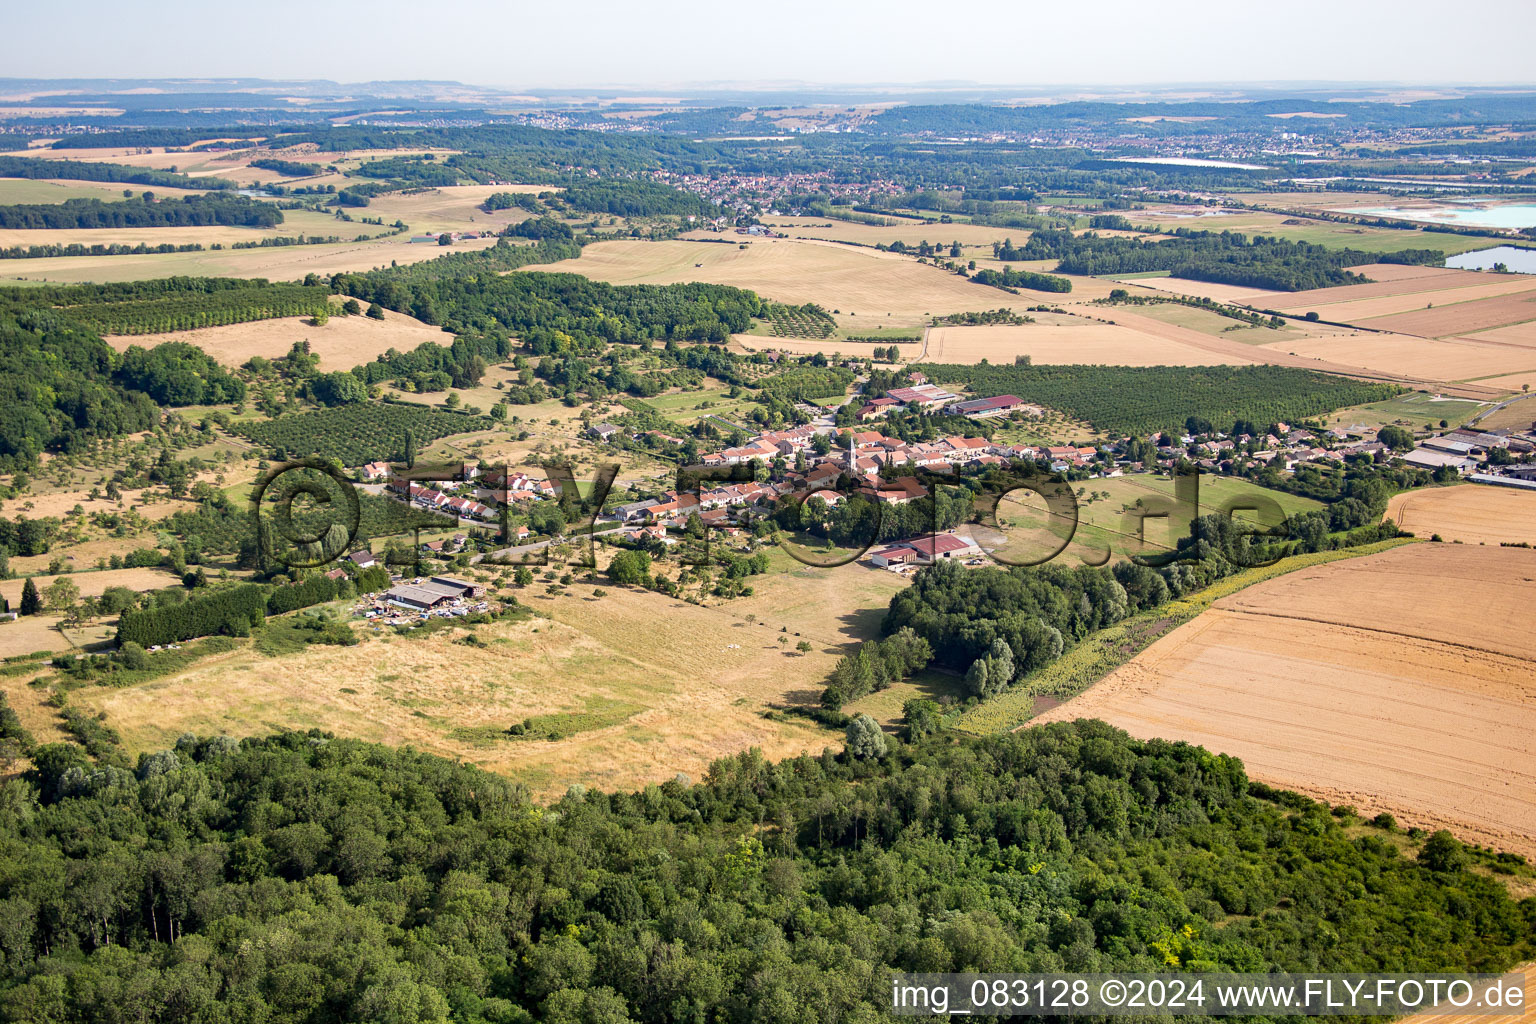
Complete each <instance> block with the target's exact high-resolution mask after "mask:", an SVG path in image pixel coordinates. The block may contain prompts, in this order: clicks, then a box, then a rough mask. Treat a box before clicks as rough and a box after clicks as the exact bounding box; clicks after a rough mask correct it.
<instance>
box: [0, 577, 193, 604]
mask: <svg viewBox="0 0 1536 1024" xmlns="http://www.w3.org/2000/svg"><path fill="white" fill-rule="evenodd" d="M56 579H58V577H57V576H34V577H32V582H33V583H34V584H35V585H36V586H37V589H38V592H39V593H43V592H45V591H47V589H48V586H49V584H51V583H52V582H53V581H54V580H56ZM68 579H70V580H72V581H73V582H74V584H75V586H77V587H79V588H80V596H82V597H99V596H100V595H101V593H102V592H103V591H105V590H106V589H107V588H108V587H127V588H129V589H130V590H140V591H142V590H158V589H159V588H161V587H170V586H175V585H177V584H179V583H181V578H180V577H178V576H176V575H174V574H172V573H171V572H170V571H169V570H166V569H102V570H99V571H94V572H73V573H69V574H68ZM25 585H26V580H22V579H11V580H0V595H3V596H4V597H5V599H6V600H7V601H9V602H10V603H11V607H12V608H14V607H16V606H17V605H18V604H20V603H21V588H22V587H23V586H25Z"/></svg>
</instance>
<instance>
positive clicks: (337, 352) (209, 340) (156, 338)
mask: <svg viewBox="0 0 1536 1024" xmlns="http://www.w3.org/2000/svg"><path fill="white" fill-rule="evenodd" d="M338 302H339V297H338V299H337V300H333V304H337V303H338ZM306 321H307V318H306V317H296V316H294V317H281V318H278V319H275V320H255V321H252V322H251V323H245V324H229V325H227V326H224V327H204V328H201V329H199V330H195V331H176V332H173V333H170V334H135V335H112V336H110V337H108V338H107V342H108V343H109V344H110V345H111V346H112V347H113V348H115V349H117V350H118V351H119V352H121V351H123V350H124V349H126V348H128V346H130V345H141V346H143V347H144V348H153V347H154V346H155V345H158V344H160V343H162V342H166V341H184V342H187V343H188V344H191V345H196V346H197V347H198V348H200V349H202V350H203V351H204V352H206V353H208V354H209V355H211V356H213V357H214V358H215V359H217V360H218V361H219V362H221V363H224V364H225V365H226V366H239V365H240V364H242V363H244V362H245V361H246V360H247V359H250V358H251V357H252V356H263V357H265V358H267V359H275V358H277V357H278V356H284V355H287V354H288V350H289V349H290V348H292V347H293V344H294V342H297V341H308V342H309V346H310V351H311V352H314V353H315V354H316V355H318V356H319V357H320V368H321V369H323V370H350V369H351V368H352V367H354V366H357V365H358V364H359V363H366V362H370V361H372V360H373V358H374V357H375V356H378V355H380V354H381V353H383V352H385V351H387V350H388V349H391V348H394V349H399V350H400V351H401V352H406V351H409V350H411V349H413V348H415V347H416V346H418V345H420V344H421V343H422V342H431V343H432V344H434V345H448V344H451V343H452V342H453V335H451V334H445V333H443V331H442V329H441V328H438V327H429V326H428V325H426V324H424V323H422V322H421V321H420V320H417V319H416V318H415V317H411V316H406V315H405V314H404V313H396V312H394V311H393V310H385V311H384V319H383V320H373V319H370V318H368V317H365V316H332V317H331V318H330V319H329V320H327V321H326V322H325V324H324V325H322V326H320V327H312V326H310V325H309V324H308V323H307V322H306Z"/></svg>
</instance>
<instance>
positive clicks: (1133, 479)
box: [998, 474, 1322, 562]
mask: <svg viewBox="0 0 1536 1024" xmlns="http://www.w3.org/2000/svg"><path fill="white" fill-rule="evenodd" d="M1199 485H1200V489H1199V492H1198V508H1197V509H1192V510H1190V515H1191V517H1193V516H1196V515H1208V514H1210V513H1211V512H1213V511H1216V510H1217V509H1220V508H1222V507H1230V506H1229V503H1237V504H1239V505H1240V504H1241V502H1242V501H1243V499H1247V498H1252V497H1255V496H1263V497H1266V498H1269V499H1272V500H1273V501H1274V502H1275V503H1276V504H1278V505H1279V506H1280V510H1281V512H1282V513H1283V514H1284V515H1286V516H1293V515H1297V514H1299V513H1302V512H1309V511H1311V510H1313V509H1317V508H1321V507H1322V505H1321V504H1320V503H1319V502H1316V501H1314V500H1312V499H1311V498H1304V497H1301V496H1299V495H1295V494H1287V493H1286V492H1284V491H1274V490H1270V489H1268V488H1264V487H1259V486H1257V485H1256V484H1253V483H1250V482H1249V481H1247V480H1240V479H1237V478H1234V477H1225V476H1213V475H1208V474H1202V475H1201V476H1200V478H1199ZM1074 493H1075V494H1076V495H1077V501H1078V524H1077V531H1076V533H1074V534H1073V536H1072V543H1071V545H1070V546H1069V547H1068V549H1067V553H1068V554H1074V555H1080V556H1083V557H1085V558H1086V559H1087V560H1088V561H1090V562H1097V561H1099V559H1101V558H1102V557H1103V553H1104V552H1105V551H1109V552H1112V553H1113V556H1114V557H1129V556H1131V555H1154V554H1159V553H1161V552H1164V551H1171V550H1172V549H1173V548H1174V546H1175V544H1176V541H1177V538H1178V537H1179V536H1182V535H1183V534H1184V533H1185V532H1186V531H1187V525H1186V524H1183V523H1181V522H1179V521H1178V520H1177V519H1175V518H1172V517H1169V518H1148V519H1146V520H1145V522H1140V521H1138V520H1137V519H1133V520H1132V521H1131V522H1129V523H1128V522H1127V521H1126V516H1127V514H1128V513H1132V512H1134V511H1135V510H1136V509H1137V508H1140V507H1141V505H1142V503H1146V502H1151V501H1152V500H1153V499H1158V498H1168V499H1172V498H1173V497H1174V482H1173V478H1172V477H1165V476H1154V475H1151V474H1136V475H1133V476H1125V477H1115V478H1113V479H1110V480H1089V481H1085V482H1083V483H1081V484H1078V485H1077V486H1076V488H1075V490H1074ZM998 515H999V518H1000V519H1002V521H1003V524H1004V526H1006V527H1008V528H1009V532H1010V533H1015V532H1016V534H1017V536H1010V537H1009V541H1008V544H1007V545H1005V546H1004V547H1003V548H1002V549H1001V550H1002V552H1003V553H1004V555H1005V556H1006V555H1008V554H1010V553H1012V554H1013V555H1015V556H1020V557H1022V556H1024V555H1026V554H1029V553H1035V554H1037V555H1038V554H1040V553H1043V550H1049V549H1050V547H1053V546H1054V545H1052V544H1051V543H1050V541H1049V540H1048V538H1047V536H1046V531H1047V530H1048V531H1049V534H1050V536H1052V537H1056V538H1058V541H1057V543H1059V538H1061V537H1064V536H1066V530H1067V528H1069V527H1070V523H1066V522H1048V520H1047V516H1048V510H1047V509H1046V506H1045V503H1044V501H1043V500H1041V499H1038V498H1037V497H1036V496H1035V495H1034V494H1033V492H1028V491H1020V492H1016V493H1014V494H1012V495H1009V496H1008V497H1007V498H1006V499H1005V500H1004V501H1003V502H1002V503H1000V504H999V506H998ZM1239 515H1240V516H1241V513H1239ZM1143 537H1144V538H1145V539H1143ZM1042 544H1044V545H1047V547H1046V548H1045V549H1042V548H1041V545H1042Z"/></svg>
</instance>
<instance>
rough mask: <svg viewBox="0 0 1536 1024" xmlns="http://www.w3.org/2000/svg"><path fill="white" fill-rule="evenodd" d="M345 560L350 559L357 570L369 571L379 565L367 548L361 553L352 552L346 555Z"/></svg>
mask: <svg viewBox="0 0 1536 1024" xmlns="http://www.w3.org/2000/svg"><path fill="white" fill-rule="evenodd" d="M347 558H348V559H350V560H351V562H352V564H353V565H355V566H357V567H358V568H359V569H371V568H373V567H374V566H375V565H378V564H379V563H378V560H377V559H376V558H374V557H373V552H372V551H369V550H368V549H367V548H364V549H363V550H361V551H354V552H352V553H351V554H350V555H348V556H347Z"/></svg>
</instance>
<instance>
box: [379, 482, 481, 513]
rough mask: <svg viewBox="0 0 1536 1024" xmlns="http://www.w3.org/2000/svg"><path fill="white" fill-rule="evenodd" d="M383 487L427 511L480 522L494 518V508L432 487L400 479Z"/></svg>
mask: <svg viewBox="0 0 1536 1024" xmlns="http://www.w3.org/2000/svg"><path fill="white" fill-rule="evenodd" d="M385 486H386V487H388V488H389V490H391V491H393V492H394V493H395V494H396V495H399V496H402V497H404V498H405V500H406V501H408V502H410V503H411V504H413V505H418V506H420V507H421V508H424V509H427V510H428V511H432V512H443V513H446V514H448V515H452V516H456V517H459V518H464V519H479V520H481V521H488V520H493V519H495V518H496V510H495V509H494V508H492V507H490V506H489V505H486V504H484V503H483V502H480V501H476V500H475V499H473V498H466V497H463V496H461V495H456V494H447V493H444V492H443V491H440V490H437V489H436V488H434V487H426V486H424V485H422V484H417V483H412V482H411V481H409V480H405V479H402V478H400V477H394V478H391V479H390V481H389V483H388V484H386V485H385Z"/></svg>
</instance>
